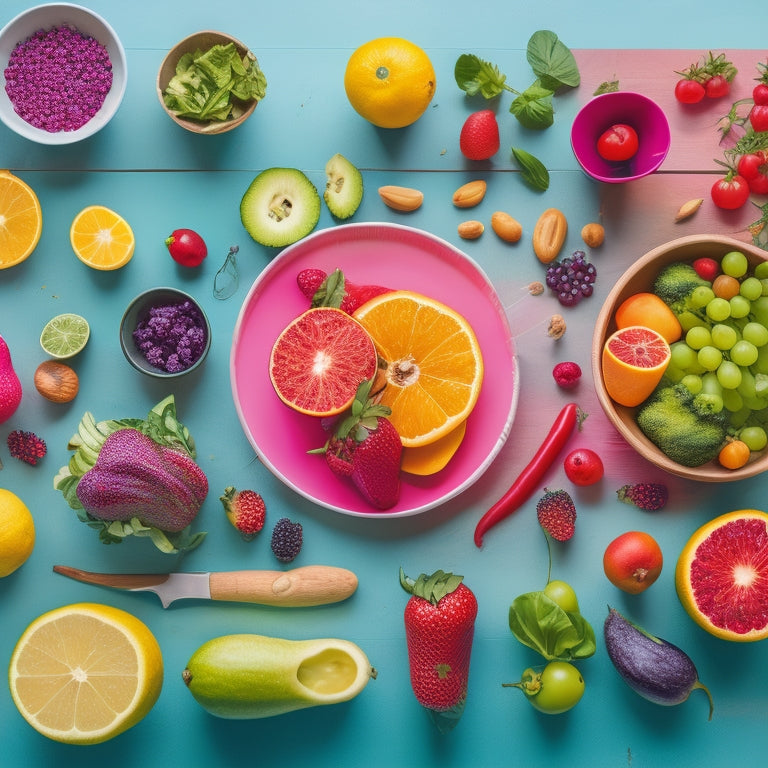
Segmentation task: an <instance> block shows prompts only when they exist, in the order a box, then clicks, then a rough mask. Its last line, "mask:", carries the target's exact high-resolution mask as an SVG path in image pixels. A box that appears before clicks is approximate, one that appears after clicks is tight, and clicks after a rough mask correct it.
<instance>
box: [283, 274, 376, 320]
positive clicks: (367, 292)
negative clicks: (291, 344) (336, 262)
mask: <svg viewBox="0 0 768 768" xmlns="http://www.w3.org/2000/svg"><path fill="white" fill-rule="evenodd" d="M296 284H297V285H298V286H299V290H300V291H301V292H302V293H303V294H304V296H305V297H306V298H307V299H308V300H309V301H310V302H312V306H313V307H338V308H339V309H341V310H343V311H344V312H346V313H347V314H350V315H351V314H352V313H353V312H354V311H355V310H356V309H357V308H358V307H360V306H362V305H363V304H365V302H366V301H370V300H371V299H373V298H374V297H376V296H379V295H381V294H382V293H388V292H389V291H390V290H391V289H390V288H384V287H383V286H381V285H357V284H356V283H351V282H349V281H348V280H346V279H345V278H344V275H343V273H342V272H341V270H339V269H337V270H335V271H334V272H333V273H332V274H331V275H330V276H329V275H328V274H326V273H325V272H324V271H323V270H322V269H316V268H315V267H308V268H307V269H302V270H301V272H299V274H298V275H296Z"/></svg>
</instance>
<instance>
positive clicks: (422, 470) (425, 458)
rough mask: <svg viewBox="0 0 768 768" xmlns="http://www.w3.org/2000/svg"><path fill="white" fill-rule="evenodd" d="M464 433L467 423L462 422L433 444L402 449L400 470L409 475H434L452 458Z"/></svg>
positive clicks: (462, 439)
mask: <svg viewBox="0 0 768 768" xmlns="http://www.w3.org/2000/svg"><path fill="white" fill-rule="evenodd" d="M466 433H467V422H466V421H462V422H461V424H459V426H458V427H456V428H455V429H452V430H451V431H450V432H449V433H448V434H447V435H443V436H442V437H441V438H440V439H438V440H435V441H434V442H433V443H427V445H422V446H420V447H418V448H403V455H402V458H401V459H400V469H402V470H403V472H408V474H411V475H434V474H435V473H436V472H439V471H440V470H441V469H443V468H444V467H445V466H446V464H448V462H449V461H450V460H451V459H452V458H453V455H454V454H455V453H456V451H458V450H459V446H460V445H461V444H462V442H463V441H464V435H465V434H466Z"/></svg>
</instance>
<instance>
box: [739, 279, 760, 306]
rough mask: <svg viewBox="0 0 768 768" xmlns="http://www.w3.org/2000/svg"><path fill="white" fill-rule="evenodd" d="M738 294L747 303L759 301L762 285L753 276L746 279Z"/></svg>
mask: <svg viewBox="0 0 768 768" xmlns="http://www.w3.org/2000/svg"><path fill="white" fill-rule="evenodd" d="M739 294H740V295H741V296H743V297H744V298H745V299H748V300H749V301H754V300H755V299H759V298H760V297H761V296H762V295H763V284H762V283H761V282H760V280H758V279H757V278H756V277H754V276H753V277H747V278H745V279H744V280H743V281H742V283H741V285H740V286H739Z"/></svg>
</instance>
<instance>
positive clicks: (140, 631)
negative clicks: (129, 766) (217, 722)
mask: <svg viewBox="0 0 768 768" xmlns="http://www.w3.org/2000/svg"><path fill="white" fill-rule="evenodd" d="M8 682H9V685H10V689H11V696H12V697H13V702H14V704H15V705H16V707H17V709H18V710H19V712H20V713H21V715H22V717H24V719H25V720H26V721H27V722H28V723H29V724H30V725H31V726H32V727H33V728H34V729H35V730H37V731H38V732H39V733H41V734H43V735H44V736H47V737H48V738H49V739H53V740H54V741H59V742H63V743H65V744H98V743H100V742H103V741H107V740H108V739H111V738H112V737H113V736H117V735H118V734H119V733H122V732H123V731H126V730H127V729H128V728H130V727H132V726H134V725H136V723H138V722H139V721H140V720H141V719H142V718H143V717H144V716H145V715H146V714H147V713H148V712H149V711H150V710H151V709H152V707H153V706H154V704H155V702H156V701H157V698H158V696H159V695H160V691H161V689H162V684H163V658H162V654H161V652H160V646H159V645H158V643H157V640H156V639H155V637H154V635H153V634H152V632H151V631H150V630H149V628H148V627H147V626H146V625H145V624H144V623H143V622H141V621H140V620H139V619H137V618H136V617H135V616H133V615H131V614H130V613H127V612H126V611H123V610H120V609H119V608H112V607H111V606H107V605H100V604H97V603H76V604H74V605H65V606H63V607H61V608H56V609H54V610H52V611H49V612H48V613H45V614H43V615H42V616H39V617H38V618H37V619H35V620H34V621H33V622H32V623H31V624H30V625H29V626H28V627H27V628H26V630H24V633H23V634H22V636H21V637H20V638H19V641H18V642H17V643H16V647H15V649H14V651H13V654H12V656H11V663H10V666H9V669H8Z"/></svg>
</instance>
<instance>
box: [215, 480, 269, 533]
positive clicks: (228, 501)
mask: <svg viewBox="0 0 768 768" xmlns="http://www.w3.org/2000/svg"><path fill="white" fill-rule="evenodd" d="M219 498H220V501H221V503H222V504H223V506H224V511H225V512H226V514H227V519H228V520H229V522H230V523H232V525H233V526H234V527H235V528H237V530H238V531H240V534H241V535H242V537H243V538H244V539H245V540H246V541H250V540H251V539H252V538H253V537H254V536H256V534H257V533H259V531H261V529H262V528H263V527H264V521H265V519H266V515H267V508H266V506H265V504H264V499H263V498H262V497H261V494H259V493H256V491H252V490H250V489H245V490H242V491H238V490H237V489H236V488H234V487H233V486H231V485H230V486H227V487H226V488H225V489H224V493H223V494H222V495H221V496H220V497H219Z"/></svg>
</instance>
